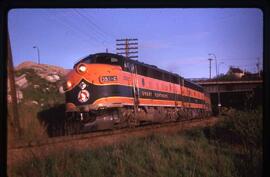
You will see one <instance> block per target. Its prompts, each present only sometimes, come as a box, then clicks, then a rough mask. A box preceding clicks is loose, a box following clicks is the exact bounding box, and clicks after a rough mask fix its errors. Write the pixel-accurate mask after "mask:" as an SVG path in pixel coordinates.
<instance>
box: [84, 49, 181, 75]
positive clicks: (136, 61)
mask: <svg viewBox="0 0 270 177" xmlns="http://www.w3.org/2000/svg"><path fill="white" fill-rule="evenodd" d="M93 55H107V56H112V57H118V58H121V59H123V60H126V61H131V62H133V63H136V64H140V65H143V66H146V67H148V68H152V69H155V70H158V71H161V72H165V73H168V74H172V75H175V76H178V77H181V76H179V75H178V74H176V73H172V72H169V71H166V70H163V69H160V68H158V67H157V66H155V65H150V64H147V63H144V62H140V61H138V60H133V59H130V58H126V57H124V56H122V55H118V54H114V53H96V54H93ZM89 56H90V55H89ZM181 78H182V77H181Z"/></svg>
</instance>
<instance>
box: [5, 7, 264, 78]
mask: <svg viewBox="0 0 270 177" xmlns="http://www.w3.org/2000/svg"><path fill="white" fill-rule="evenodd" d="M8 23H9V24H8V27H9V33H10V38H11V47H12V54H13V60H14V64H15V66H16V65H18V64H20V63H21V62H23V61H27V60H29V61H34V62H37V50H36V49H34V48H33V46H35V45H36V46H38V47H39V49H40V60H41V63H46V64H52V65H57V66H62V67H64V68H72V66H73V64H74V63H75V62H76V61H77V60H78V59H79V58H82V57H84V56H87V55H89V54H92V53H98V52H105V51H106V48H108V50H109V52H112V53H115V52H116V50H115V48H116V41H115V40H116V39H119V38H138V43H139V54H138V56H139V58H138V60H139V61H142V62H145V63H148V64H154V65H156V66H158V67H159V68H162V69H165V70H168V71H172V72H175V73H178V74H180V75H181V76H183V77H186V78H202V77H209V61H208V58H209V55H208V54H209V53H213V54H215V55H216V58H217V62H218V68H219V72H220V73H225V72H227V70H228V67H229V66H230V65H233V66H238V67H240V68H241V69H245V70H248V71H251V72H255V71H256V63H257V62H258V58H259V60H260V63H261V67H262V53H263V14H262V12H261V11H260V10H259V9H255V8H242V9H238V8H233V9H225V8H214V9H210V8H205V9H200V8H197V9H195V8H187V9H184V8H179V9H13V10H11V11H10V12H9V16H8ZM222 62H223V63H222ZM212 67H213V70H212V76H214V75H215V73H216V71H215V62H212Z"/></svg>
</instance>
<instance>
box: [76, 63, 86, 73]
mask: <svg viewBox="0 0 270 177" xmlns="http://www.w3.org/2000/svg"><path fill="white" fill-rule="evenodd" d="M78 71H79V72H80V73H85V72H86V71H87V67H86V66H85V65H84V64H80V65H79V66H78Z"/></svg>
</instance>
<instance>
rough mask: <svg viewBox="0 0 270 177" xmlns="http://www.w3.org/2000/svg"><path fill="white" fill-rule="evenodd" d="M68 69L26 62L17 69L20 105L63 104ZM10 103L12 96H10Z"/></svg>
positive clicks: (16, 76) (16, 77) (16, 78)
mask: <svg viewBox="0 0 270 177" xmlns="http://www.w3.org/2000/svg"><path fill="white" fill-rule="evenodd" d="M68 72H69V70H68V69H64V68H62V67H58V66H53V65H47V64H37V63H34V62H30V61H26V62H23V63H21V64H20V65H18V66H17V67H16V68H15V82H16V89H17V99H18V103H29V102H31V103H33V104H38V105H40V106H46V105H52V104H56V103H62V102H63V101H64V95H63V88H62V85H63V84H64V80H65V76H66V74H67V73H68ZM8 100H9V102H10V100H11V99H10V95H9V96H8Z"/></svg>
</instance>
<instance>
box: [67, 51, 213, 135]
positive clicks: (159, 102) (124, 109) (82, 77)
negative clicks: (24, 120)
mask: <svg viewBox="0 0 270 177" xmlns="http://www.w3.org/2000/svg"><path fill="white" fill-rule="evenodd" d="M65 97H66V117H67V120H68V121H69V122H72V124H73V125H75V124H76V127H77V128H79V129H92V130H99V129H108V128H115V127H126V126H137V125H140V124H144V123H153V122H160V123H162V122H169V121H177V120H181V119H188V118H203V117H207V116H209V115H210V114H211V102H210V98H209V95H208V94H207V93H206V92H205V91H204V90H203V88H202V87H201V86H200V85H197V84H195V83H193V82H191V81H189V80H186V79H184V78H183V77H181V76H179V75H177V74H175V73H171V72H168V71H165V70H162V69H160V68H158V67H156V66H154V65H149V64H145V63H143V62H139V61H136V60H132V59H129V58H126V57H124V56H121V55H117V54H112V53H97V54H91V55H89V56H87V57H85V58H83V59H81V60H80V61H78V62H77V63H76V64H75V65H74V67H73V70H72V71H71V72H69V73H68V75H67V77H66V83H65Z"/></svg>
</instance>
